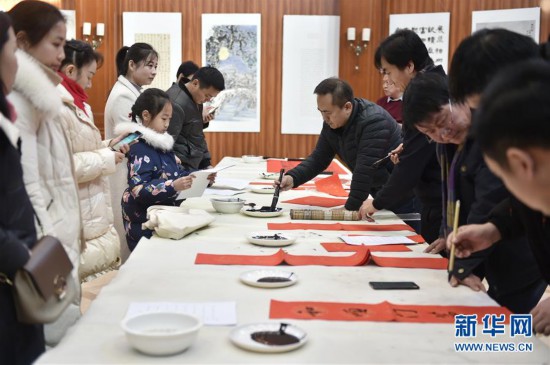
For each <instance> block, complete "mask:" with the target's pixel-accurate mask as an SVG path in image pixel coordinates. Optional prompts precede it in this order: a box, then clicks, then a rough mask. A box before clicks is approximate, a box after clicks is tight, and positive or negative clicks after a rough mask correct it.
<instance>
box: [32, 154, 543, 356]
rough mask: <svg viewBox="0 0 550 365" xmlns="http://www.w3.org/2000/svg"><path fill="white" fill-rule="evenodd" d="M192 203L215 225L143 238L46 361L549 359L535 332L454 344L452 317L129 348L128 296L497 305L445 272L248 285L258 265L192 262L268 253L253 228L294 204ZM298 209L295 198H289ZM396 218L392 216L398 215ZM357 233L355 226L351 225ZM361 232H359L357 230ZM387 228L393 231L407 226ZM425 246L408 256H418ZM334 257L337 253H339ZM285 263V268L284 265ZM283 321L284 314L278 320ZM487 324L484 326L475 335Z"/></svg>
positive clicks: (311, 248)
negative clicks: (245, 342)
mask: <svg viewBox="0 0 550 365" xmlns="http://www.w3.org/2000/svg"><path fill="white" fill-rule="evenodd" d="M221 163H222V164H224V163H225V164H227V163H237V165H236V166H235V167H233V168H230V169H227V170H224V171H222V172H221V173H220V176H225V177H231V178H241V179H250V180H252V179H257V178H258V174H259V172H260V171H265V162H263V163H258V164H244V163H241V162H240V159H237V158H228V157H226V158H225V159H224V160H223V161H222V162H221ZM304 195H320V196H324V194H321V193H318V192H315V191H313V190H292V191H288V192H283V193H281V200H287V199H290V198H294V197H300V196H304ZM238 196H239V197H241V198H245V199H246V200H247V201H250V202H254V203H256V204H258V205H269V203H270V202H271V195H263V194H254V193H250V192H248V193H245V194H242V195H238ZM184 205H186V206H189V207H192V208H201V209H205V210H207V211H208V212H210V213H212V214H214V215H215V218H216V220H215V221H214V222H213V223H212V224H211V225H210V226H209V227H206V228H204V229H202V230H199V231H197V232H194V233H192V234H190V235H189V236H187V237H185V238H183V239H181V240H178V241H173V240H168V239H162V238H158V237H153V238H152V239H150V240H141V241H140V242H139V244H138V246H137V248H136V249H135V250H134V252H133V253H132V254H131V256H130V257H129V259H128V261H127V262H126V263H125V264H124V265H123V266H122V267H121V268H120V271H119V273H118V275H117V276H116V277H115V278H114V279H113V281H112V282H111V283H110V284H109V285H107V286H106V287H104V288H103V289H102V291H101V293H100V294H99V296H98V297H97V299H96V300H95V301H94V302H93V303H92V304H91V306H90V309H89V310H88V312H87V313H86V314H85V315H84V316H83V317H82V318H81V319H80V321H79V322H78V323H77V324H76V325H75V326H74V327H73V328H71V329H70V330H69V332H68V333H67V335H66V337H65V338H64V339H63V340H62V342H61V343H60V344H59V345H58V346H57V347H55V348H54V349H51V350H49V351H47V352H46V353H45V354H44V355H43V356H42V357H41V358H40V359H39V360H38V363H41V364H51V363H57V364H84V363H102V364H125V363H134V364H141V363H163V364H177V363H188V364H205V363H220V364H237V363H262V364H272V363H277V364H291V363H296V364H312V363H313V364H320V363H323V364H344V363H356V364H364V363H473V362H476V363H494V364H504V363H547V362H548V361H550V350H549V348H548V347H546V346H545V345H544V344H543V343H542V342H540V341H539V340H538V339H537V338H536V337H533V338H530V339H528V341H526V340H525V339H522V338H518V337H516V338H509V337H504V338H503V337H497V338H493V339H491V337H490V336H487V335H485V336H481V335H479V334H478V336H477V338H476V339H474V340H473V341H476V342H491V341H493V342H510V343H512V342H513V343H516V344H517V343H519V342H530V343H532V344H533V351H532V352H521V353H520V352H513V353H505V352H492V353H488V352H483V353H480V352H477V353H474V352H456V351H455V349H454V343H455V342H458V339H457V338H455V328H454V326H453V325H452V324H424V323H420V324H415V323H396V322H347V321H323V320H295V319H285V320H283V321H284V322H287V323H292V324H295V325H297V326H299V327H301V328H302V329H304V330H305V331H306V332H307V333H308V336H309V340H308V342H307V343H306V344H305V346H303V347H302V348H300V349H298V350H295V351H292V352H288V353H280V354H264V353H253V352H248V351H245V350H242V349H239V348H237V347H235V346H234V345H233V344H232V343H231V342H230V340H229V333H230V331H231V330H232V328H233V327H231V326H227V327H220V326H204V327H203V328H202V329H201V330H200V333H199V336H198V339H197V341H196V342H195V343H194V344H193V345H192V347H191V348H189V349H188V350H187V351H185V352H183V353H180V354H178V355H175V356H170V357H150V356H146V355H143V354H140V353H139V352H137V351H135V350H133V349H132V348H131V347H130V345H129V344H128V342H127V341H126V338H125V335H124V332H123V330H122V329H121V327H120V321H121V320H122V319H123V318H124V316H125V314H126V312H127V309H128V305H129V304H130V303H131V302H136V301H137V302H145V301H151V302H157V301H175V302H213V301H236V302H237V318H238V323H239V325H241V324H247V323H259V322H260V323H261V322H270V321H275V320H269V304H270V300H272V299H275V300H281V301H328V302H349V303H373V304H374V303H379V302H383V301H390V302H392V303H394V304H425V305H470V306H493V305H496V303H495V302H494V301H493V300H492V299H490V298H489V297H488V296H487V295H486V294H484V293H479V292H474V291H472V290H470V289H468V288H466V287H459V288H451V287H450V286H449V284H448V283H447V273H446V272H445V270H430V269H399V268H382V267H377V266H374V265H365V266H360V267H323V266H293V267H291V271H293V272H294V273H296V274H297V275H298V277H299V281H298V283H297V284H296V285H293V286H290V287H287V288H281V289H262V288H254V287H250V286H246V285H244V284H242V283H241V282H240V281H239V275H240V274H241V273H242V272H244V271H248V270H253V269H255V268H260V267H256V266H215V265H195V264H194V260H195V256H196V254H197V253H199V252H200V253H214V254H251V255H260V254H266V255H267V254H270V253H274V252H276V250H277V248H271V247H258V246H254V245H251V244H250V243H248V242H247V241H246V238H245V235H246V234H247V233H249V232H252V231H259V230H265V229H267V222H288V221H290V217H289V214H288V209H289V208H291V206H290V205H286V204H284V203H282V204H281V203H280V204H279V206H282V207H283V208H285V210H287V212H285V213H284V214H283V215H282V216H280V217H276V218H270V219H262V218H252V217H248V216H244V215H242V214H219V213H216V212H215V211H214V209H213V208H212V206H211V204H210V202H209V199H208V198H207V197H202V198H193V199H189V200H187V201H185V202H184ZM292 207H293V206H292ZM398 222H400V221H398V220H395V221H390V222H389V223H398ZM294 233H296V234H298V240H297V241H296V243H295V244H294V245H292V246H289V247H287V248H286V249H287V250H288V251H289V252H291V253H293V254H312V255H315V254H322V253H321V252H322V249H320V245H319V243H320V242H336V241H338V239H337V237H338V236H339V235H341V234H342V232H341V231H340V232H337V231H294ZM347 233H354V232H347ZM355 233H359V232H355ZM403 233H404V232H390V233H388V234H403ZM424 247H425V245H417V246H415V247H414V248H413V252H410V253H403V255H422V254H421V251H422V249H423V248H424ZM335 255H338V254H335ZM284 269H285V270H288V271H290V270H289V268H288V267H287V268H284ZM383 280H392V281H404V280H413V281H415V282H416V283H417V284H418V285H419V286H420V288H421V289H420V290H409V291H374V290H372V289H371V288H370V287H369V285H368V282H369V281H383ZM278 322H280V321H278ZM480 331H481V326H478V333H479V332H480Z"/></svg>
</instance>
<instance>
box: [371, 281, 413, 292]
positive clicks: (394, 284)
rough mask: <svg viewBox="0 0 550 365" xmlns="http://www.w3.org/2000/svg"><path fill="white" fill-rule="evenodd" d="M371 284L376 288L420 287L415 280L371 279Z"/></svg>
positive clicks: (405, 288) (408, 288) (399, 288)
mask: <svg viewBox="0 0 550 365" xmlns="http://www.w3.org/2000/svg"><path fill="white" fill-rule="evenodd" d="M369 285H370V286H371V287H372V288H373V289H374V290H410V289H420V287H419V286H418V285H416V283H415V282H412V281H369Z"/></svg>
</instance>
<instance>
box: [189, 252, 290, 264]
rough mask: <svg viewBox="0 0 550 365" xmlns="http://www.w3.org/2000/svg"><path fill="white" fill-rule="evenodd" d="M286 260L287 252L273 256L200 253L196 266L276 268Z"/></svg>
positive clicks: (196, 259)
mask: <svg viewBox="0 0 550 365" xmlns="http://www.w3.org/2000/svg"><path fill="white" fill-rule="evenodd" d="M284 260H285V252H284V251H283V250H279V251H277V252H276V253H274V254H273V255H268V256H265V255H261V256H257V255H253V256H250V255H216V254H208V253H199V254H197V257H196V258H195V264H210V265H259V266H275V265H279V264H281V263H283V262H284Z"/></svg>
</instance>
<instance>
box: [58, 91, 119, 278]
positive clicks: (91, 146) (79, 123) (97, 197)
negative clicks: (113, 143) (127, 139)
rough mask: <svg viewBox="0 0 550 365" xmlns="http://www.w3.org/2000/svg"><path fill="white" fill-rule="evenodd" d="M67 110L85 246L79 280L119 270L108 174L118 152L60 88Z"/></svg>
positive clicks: (88, 114)
mask: <svg viewBox="0 0 550 365" xmlns="http://www.w3.org/2000/svg"><path fill="white" fill-rule="evenodd" d="M57 90H58V91H59V93H60V94H61V98H62V100H63V104H64V106H65V107H64V108H63V109H62V112H61V123H62V124H63V128H64V130H65V132H66V133H67V137H68V139H69V144H70V147H71V150H72V152H73V161H74V166H75V173H76V181H77V183H78V196H79V198H80V212H81V215H82V225H83V227H84V239H85V245H84V247H83V251H82V254H81V255H80V269H79V274H80V279H81V280H85V279H86V278H87V277H88V276H89V275H94V274H98V273H101V272H102V271H104V270H107V269H111V268H116V267H118V265H119V263H120V240H119V237H118V234H117V232H116V230H115V227H114V225H113V210H112V209H111V195H110V189H109V181H108V179H107V175H110V174H113V173H114V172H115V171H116V165H115V153H114V152H113V151H112V150H111V149H109V148H108V147H107V144H106V143H103V142H102V141H101V134H100V132H99V129H98V128H97V127H96V126H95V125H94V120H93V114H92V110H91V108H90V106H89V105H88V104H86V103H85V104H84V106H85V109H86V113H84V112H83V111H82V110H81V109H79V108H78V107H77V106H76V105H75V103H74V98H73V96H72V95H71V94H70V93H69V91H68V90H67V89H66V88H65V87H64V86H63V84H59V85H57Z"/></svg>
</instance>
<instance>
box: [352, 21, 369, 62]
mask: <svg viewBox="0 0 550 365" xmlns="http://www.w3.org/2000/svg"><path fill="white" fill-rule="evenodd" d="M347 35H348V42H349V46H350V47H351V50H352V51H353V52H354V53H355V55H356V56H357V63H356V65H355V69H356V70H359V56H360V55H361V53H363V51H364V50H365V49H367V46H368V45H369V41H370V28H363V32H362V34H361V39H362V42H363V45H361V44H360V42H359V41H357V42H356V41H355V28H348V32H347Z"/></svg>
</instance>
